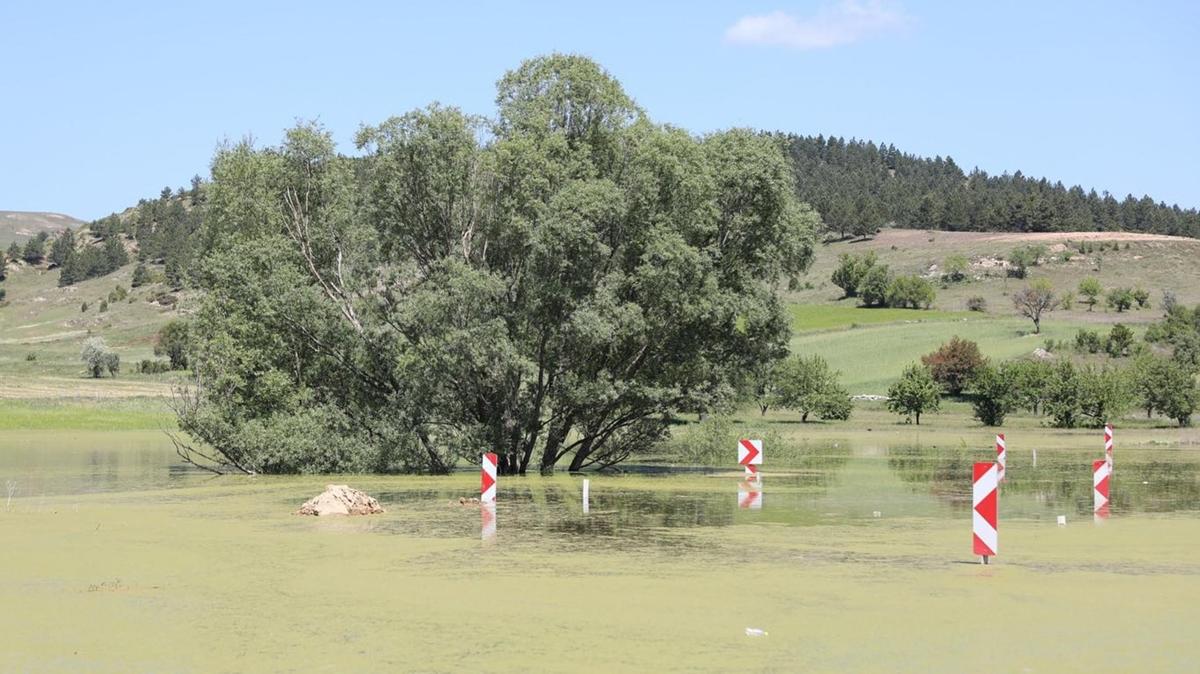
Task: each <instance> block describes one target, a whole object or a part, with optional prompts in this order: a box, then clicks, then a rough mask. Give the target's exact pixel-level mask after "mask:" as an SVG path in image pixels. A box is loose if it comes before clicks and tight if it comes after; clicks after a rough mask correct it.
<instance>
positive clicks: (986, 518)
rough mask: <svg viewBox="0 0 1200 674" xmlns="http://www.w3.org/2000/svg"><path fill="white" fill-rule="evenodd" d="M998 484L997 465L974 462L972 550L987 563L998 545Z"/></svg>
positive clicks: (997, 549) (994, 554)
mask: <svg viewBox="0 0 1200 674" xmlns="http://www.w3.org/2000/svg"><path fill="white" fill-rule="evenodd" d="M999 485H1000V480H999V477H998V472H997V467H996V464H995V463H994V462H991V461H986V462H982V461H981V462H979V463H976V464H975V466H974V475H973V480H972V485H971V520H972V522H971V524H972V526H971V529H972V531H973V533H974V543H975V546H974V551H975V554H977V555H979V556H980V561H982V562H983V563H984V564H987V563H988V559H989V558H991V557H995V556H996V553H997V552H998V551H999V547H1000V535H999V533H998V531H997V527H998V525H999V519H998V516H999V508H998V499H999V495H998V494H997V493H996V491H997V489H998V487H999Z"/></svg>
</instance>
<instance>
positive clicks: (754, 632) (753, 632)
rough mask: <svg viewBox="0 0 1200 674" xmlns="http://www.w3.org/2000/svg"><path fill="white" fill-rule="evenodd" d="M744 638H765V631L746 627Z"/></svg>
mask: <svg viewBox="0 0 1200 674" xmlns="http://www.w3.org/2000/svg"><path fill="white" fill-rule="evenodd" d="M746 636H748V637H765V636H767V631H766V630H760V629H758V628H757V627H747V628H746Z"/></svg>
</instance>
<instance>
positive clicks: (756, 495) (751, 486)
mask: <svg viewBox="0 0 1200 674" xmlns="http://www.w3.org/2000/svg"><path fill="white" fill-rule="evenodd" d="M762 501H763V500H762V484H761V483H759V482H755V481H753V480H749V479H747V480H746V481H745V482H742V483H741V484H739V485H738V507H739V508H742V509H743V510H762Z"/></svg>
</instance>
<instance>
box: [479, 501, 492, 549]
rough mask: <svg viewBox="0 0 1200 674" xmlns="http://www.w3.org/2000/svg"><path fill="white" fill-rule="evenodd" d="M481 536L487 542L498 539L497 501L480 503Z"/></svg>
mask: <svg viewBox="0 0 1200 674" xmlns="http://www.w3.org/2000/svg"><path fill="white" fill-rule="evenodd" d="M479 538H480V540H482V541H484V542H485V543H486V542H489V541H494V540H496V503H495V501H490V502H488V503H480V504H479Z"/></svg>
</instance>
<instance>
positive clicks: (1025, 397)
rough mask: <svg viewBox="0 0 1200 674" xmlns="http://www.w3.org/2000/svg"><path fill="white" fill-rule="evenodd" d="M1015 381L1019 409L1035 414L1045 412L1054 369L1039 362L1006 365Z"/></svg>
mask: <svg viewBox="0 0 1200 674" xmlns="http://www.w3.org/2000/svg"><path fill="white" fill-rule="evenodd" d="M1005 367H1007V368H1009V371H1010V374H1011V376H1012V379H1013V389H1014V393H1015V395H1016V398H1017V401H1016V404H1017V406H1018V407H1020V408H1023V409H1026V410H1028V411H1029V412H1031V413H1033V414H1039V413H1041V412H1043V411H1044V409H1045V403H1046V401H1047V399H1048V398H1049V395H1050V388H1051V382H1052V380H1053V377H1054V367H1053V366H1052V365H1050V364H1049V363H1046V362H1044V361H1039V360H1017V361H1012V362H1010V363H1006V364H1005Z"/></svg>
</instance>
